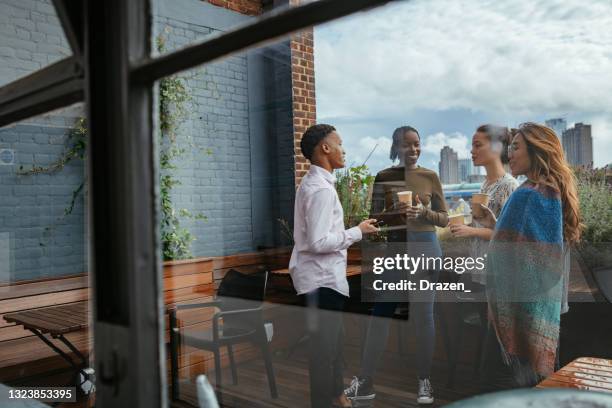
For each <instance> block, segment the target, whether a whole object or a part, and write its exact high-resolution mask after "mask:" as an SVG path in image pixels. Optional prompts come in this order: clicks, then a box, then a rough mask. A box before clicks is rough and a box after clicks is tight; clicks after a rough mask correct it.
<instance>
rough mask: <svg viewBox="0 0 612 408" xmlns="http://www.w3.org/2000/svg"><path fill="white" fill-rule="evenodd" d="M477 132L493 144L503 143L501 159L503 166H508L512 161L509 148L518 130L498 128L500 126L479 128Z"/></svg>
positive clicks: (482, 126) (504, 127) (489, 125)
mask: <svg viewBox="0 0 612 408" xmlns="http://www.w3.org/2000/svg"><path fill="white" fill-rule="evenodd" d="M476 132H480V133H484V135H485V136H486V137H487V139H489V141H491V142H498V143H501V145H502V146H501V152H500V158H501V162H502V163H503V164H506V163H508V162H509V161H510V159H509V158H508V146H509V145H510V143H512V137H513V136H514V133H515V132H516V129H512V130H511V129H508V128H507V127H506V126H498V125H491V124H486V125H481V126H478V129H476Z"/></svg>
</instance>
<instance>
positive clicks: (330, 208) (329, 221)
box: [289, 165, 362, 296]
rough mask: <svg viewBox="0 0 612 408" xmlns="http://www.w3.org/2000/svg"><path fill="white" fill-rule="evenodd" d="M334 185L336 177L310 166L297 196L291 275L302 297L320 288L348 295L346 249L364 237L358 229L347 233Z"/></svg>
mask: <svg viewBox="0 0 612 408" xmlns="http://www.w3.org/2000/svg"><path fill="white" fill-rule="evenodd" d="M335 182H336V178H335V177H334V175H333V174H331V173H330V172H328V171H327V170H325V169H324V168H322V167H319V166H315V165H311V166H310V170H309V171H308V173H307V174H306V175H305V176H304V178H303V179H302V182H301V183H300V187H299V188H298V191H297V193H296V196H295V212H294V218H293V239H294V241H295V246H294V247H293V252H292V253H291V261H290V262H289V272H290V273H291V278H292V280H293V286H294V287H295V290H296V291H297V293H298V294H299V295H301V294H303V293H308V292H311V291H313V290H315V289H317V288H321V287H325V288H330V289H333V290H335V291H337V292H339V293H341V294H343V295H344V296H348V295H349V286H348V281H347V280H346V249H347V248H348V247H349V246H351V245H352V244H353V243H355V242H357V241H359V240H361V237H362V235H361V230H360V229H359V227H353V228H350V229H348V230H345V229H344V212H343V211H342V205H340V200H339V199H338V193H336V189H335V187H334V183H335Z"/></svg>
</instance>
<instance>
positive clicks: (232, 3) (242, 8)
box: [206, 0, 263, 16]
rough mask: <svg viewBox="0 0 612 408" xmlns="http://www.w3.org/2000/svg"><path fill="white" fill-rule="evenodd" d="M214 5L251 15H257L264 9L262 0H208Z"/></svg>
mask: <svg viewBox="0 0 612 408" xmlns="http://www.w3.org/2000/svg"><path fill="white" fill-rule="evenodd" d="M206 1H208V2H209V3H210V4H212V5H214V6H219V7H223V8H226V9H229V10H232V11H237V12H238V13H241V14H247V15H249V16H257V15H259V14H261V12H262V10H263V6H262V1H261V0H206Z"/></svg>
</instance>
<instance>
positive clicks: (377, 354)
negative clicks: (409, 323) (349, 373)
mask: <svg viewBox="0 0 612 408" xmlns="http://www.w3.org/2000/svg"><path fill="white" fill-rule="evenodd" d="M410 242H419V243H427V244H428V245H426V247H427V250H426V252H427V253H426V254H424V255H425V256H430V257H434V256H439V257H441V256H442V250H441V249H440V244H439V242H438V239H437V237H436V233H435V232H410V231H409V232H408V233H407V243H406V244H407V252H408V254H409V255H411V256H419V255H421V254H420V253H419V254H410ZM420 249H422V245H420ZM438 275H439V271H419V272H417V273H416V274H415V275H414V279H416V280H420V279H427V280H429V281H430V282H437V281H438ZM435 293H436V292H435V291H434V290H429V291H419V292H418V299H416V296H414V294H413V293H412V292H411V293H409V297H408V299H409V301H410V319H412V320H413V321H414V329H415V331H416V333H415V334H416V344H417V350H416V364H417V373H418V375H419V378H421V379H423V378H429V375H430V371H431V362H432V360H433V351H434V346H435V336H436V330H435V325H434V314H433V308H434V300H435ZM397 305H398V303H397V302H377V303H375V304H374V310H373V311H372V317H371V318H370V324H369V326H368V334H367V336H366V342H365V346H364V352H363V357H362V361H361V376H362V377H370V378H372V377H373V376H374V374H375V372H376V368H377V366H378V362H379V361H380V358H381V357H382V353H383V352H384V350H385V347H386V345H387V338H388V337H389V326H390V324H391V317H392V316H393V314H394V312H395V309H396V308H397Z"/></svg>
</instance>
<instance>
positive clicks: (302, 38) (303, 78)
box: [291, 29, 317, 187]
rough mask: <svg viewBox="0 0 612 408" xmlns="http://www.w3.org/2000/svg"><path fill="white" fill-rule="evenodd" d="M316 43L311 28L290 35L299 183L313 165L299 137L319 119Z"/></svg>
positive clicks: (296, 168) (297, 177) (296, 169)
mask: <svg viewBox="0 0 612 408" xmlns="http://www.w3.org/2000/svg"><path fill="white" fill-rule="evenodd" d="M313 47H314V42H313V30H312V29H309V30H305V31H302V32H300V33H297V34H294V35H292V36H291V71H292V82H293V140H294V143H295V186H296V187H297V186H298V185H299V184H300V181H301V179H302V177H303V176H304V174H306V172H307V171H308V168H309V167H310V164H309V163H308V161H307V160H306V159H305V158H304V156H302V152H301V149H300V141H301V140H302V135H303V134H304V132H305V131H306V129H307V128H308V127H309V126H312V125H314V124H315V123H316V120H317V109H316V102H315V73H314V48H313Z"/></svg>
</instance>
